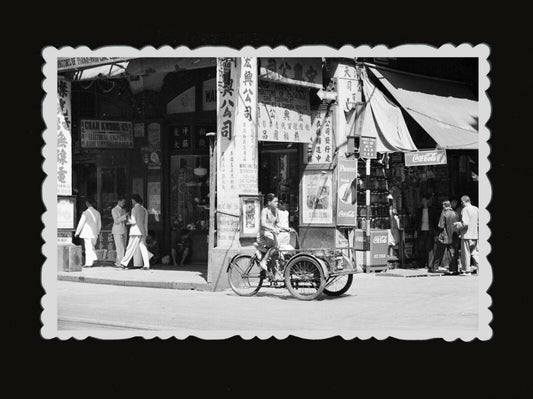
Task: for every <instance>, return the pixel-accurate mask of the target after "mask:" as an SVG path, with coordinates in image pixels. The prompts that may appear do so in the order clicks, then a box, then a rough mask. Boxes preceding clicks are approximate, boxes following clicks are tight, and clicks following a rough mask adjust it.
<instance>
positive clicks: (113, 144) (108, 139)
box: [80, 119, 133, 148]
mask: <svg viewBox="0 0 533 399" xmlns="http://www.w3.org/2000/svg"><path fill="white" fill-rule="evenodd" d="M80 132H81V146H82V147H83V148H133V124H132V123H131V122H128V121H108V120H95V119H82V120H81V121H80Z"/></svg>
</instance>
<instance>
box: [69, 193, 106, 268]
mask: <svg viewBox="0 0 533 399" xmlns="http://www.w3.org/2000/svg"><path fill="white" fill-rule="evenodd" d="M85 206H87V209H86V210H85V211H84V212H83V213H82V215H81V218H80V221H79V222H78V227H77V228H76V232H75V233H74V236H75V237H78V236H79V237H80V238H83V243H84V247H85V266H84V267H92V266H93V264H94V261H95V260H97V256H96V252H95V249H94V246H95V245H96V240H97V238H98V235H99V234H100V229H101V228H102V220H101V218H100V212H98V211H97V210H96V209H94V207H95V203H94V201H93V200H92V199H91V198H87V199H86V200H85Z"/></svg>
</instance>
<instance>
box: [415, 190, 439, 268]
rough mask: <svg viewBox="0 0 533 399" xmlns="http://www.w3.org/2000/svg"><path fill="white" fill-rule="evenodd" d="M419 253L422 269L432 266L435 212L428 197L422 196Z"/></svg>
mask: <svg viewBox="0 0 533 399" xmlns="http://www.w3.org/2000/svg"><path fill="white" fill-rule="evenodd" d="M415 226H416V233H417V244H418V248H417V252H418V264H419V267H420V268H425V267H429V266H430V260H429V253H430V252H431V249H432V248H433V244H434V242H433V241H434V231H435V211H434V209H433V208H432V207H430V206H429V198H428V196H427V195H423V196H422V200H421V206H420V207H419V208H418V210H417V214H416V224H415Z"/></svg>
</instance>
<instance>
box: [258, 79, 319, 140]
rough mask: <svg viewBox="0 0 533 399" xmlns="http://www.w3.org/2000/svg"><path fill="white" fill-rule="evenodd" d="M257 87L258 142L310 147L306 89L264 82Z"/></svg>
mask: <svg viewBox="0 0 533 399" xmlns="http://www.w3.org/2000/svg"><path fill="white" fill-rule="evenodd" d="M258 87H259V98H258V107H259V117H258V118H259V119H258V124H259V133H258V134H259V136H258V137H259V140H260V141H283V142H290V143H306V144H307V143H309V141H310V139H311V110H310V103H309V89H307V88H305V87H297V86H289V85H283V84H277V83H270V82H264V81H260V82H259V85H258Z"/></svg>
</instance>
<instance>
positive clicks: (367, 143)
mask: <svg viewBox="0 0 533 399" xmlns="http://www.w3.org/2000/svg"><path fill="white" fill-rule="evenodd" d="M359 147H360V148H359V151H360V152H359V153H360V155H361V158H365V159H376V158H377V157H378V153H377V143H376V138H375V137H367V136H361V139H360V144H359Z"/></svg>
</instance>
